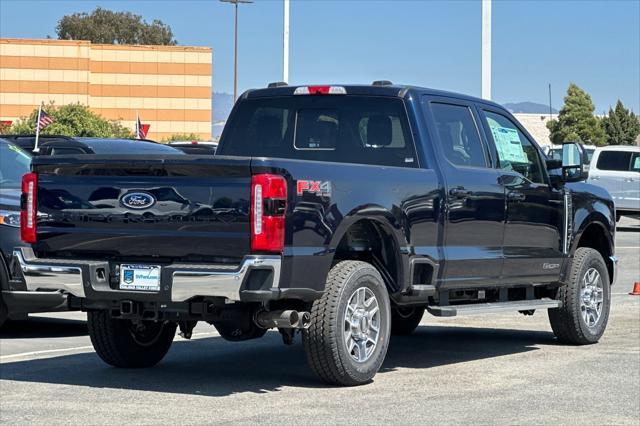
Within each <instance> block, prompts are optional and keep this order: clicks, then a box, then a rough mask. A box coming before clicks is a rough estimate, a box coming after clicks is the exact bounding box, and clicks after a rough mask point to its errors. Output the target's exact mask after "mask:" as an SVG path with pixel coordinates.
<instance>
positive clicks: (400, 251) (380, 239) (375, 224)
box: [331, 213, 408, 293]
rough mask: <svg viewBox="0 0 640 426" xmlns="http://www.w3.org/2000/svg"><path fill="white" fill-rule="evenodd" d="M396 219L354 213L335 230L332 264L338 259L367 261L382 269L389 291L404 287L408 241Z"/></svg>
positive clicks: (392, 291) (396, 290)
mask: <svg viewBox="0 0 640 426" xmlns="http://www.w3.org/2000/svg"><path fill="white" fill-rule="evenodd" d="M389 215H390V213H389ZM394 223H395V221H394V220H392V219H391V218H389V217H385V216H382V218H380V217H371V216H361V215H355V216H353V217H351V218H350V220H349V221H348V223H344V224H343V226H342V227H341V229H340V231H339V232H336V233H334V238H333V240H332V244H331V248H332V252H333V259H332V264H335V263H336V262H337V261H339V260H363V261H366V262H368V263H371V264H372V265H373V266H374V267H376V268H377V269H378V270H379V271H380V273H381V275H382V278H383V279H384V281H385V285H386V286H387V289H388V291H389V292H390V293H395V292H398V291H400V290H402V289H403V283H404V282H405V273H406V272H405V271H406V266H407V265H408V259H407V250H406V246H407V241H406V238H405V237H404V233H403V232H402V228H401V227H398V226H394Z"/></svg>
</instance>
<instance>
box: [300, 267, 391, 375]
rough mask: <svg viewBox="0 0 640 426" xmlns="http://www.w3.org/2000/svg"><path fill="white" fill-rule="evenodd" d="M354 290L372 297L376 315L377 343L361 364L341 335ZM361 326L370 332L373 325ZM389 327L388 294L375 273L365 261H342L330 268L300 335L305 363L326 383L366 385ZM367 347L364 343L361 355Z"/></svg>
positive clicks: (375, 369)
mask: <svg viewBox="0 0 640 426" xmlns="http://www.w3.org/2000/svg"><path fill="white" fill-rule="evenodd" d="M358 289H361V291H362V292H366V294H373V295H374V296H375V299H376V301H377V303H378V311H377V312H379V316H378V317H377V326H378V332H377V343H376V344H375V346H374V347H373V348H371V353H370V354H369V355H367V357H366V358H365V359H364V360H363V361H362V362H360V361H357V360H356V359H354V356H357V355H356V354H353V355H352V352H354V351H355V349H356V348H355V347H354V348H353V349H352V351H349V349H348V347H347V343H346V342H345V335H344V333H345V317H346V315H347V312H346V311H347V304H348V303H349V301H350V299H351V298H352V296H354V295H355V294H356V290H358ZM366 289H368V290H366ZM369 300H371V299H369ZM370 303H372V302H370ZM365 305H366V303H365ZM371 306H373V305H371ZM365 323H366V324H367V325H366V326H365V327H366V329H367V330H369V329H372V328H371V327H370V325H371V324H373V322H371V323H369V321H365ZM390 328H391V309H390V302H389V295H388V293H387V289H386V287H385V285H384V281H383V280H382V277H381V276H380V273H379V272H378V270H377V269H376V268H374V267H373V266H372V265H370V264H368V263H366V262H360V261H351V260H349V261H342V262H340V263H338V264H336V265H335V266H334V267H333V268H331V270H330V271H329V275H328V277H327V283H326V287H325V292H324V294H323V296H322V298H320V299H319V300H316V301H315V302H314V303H313V307H312V309H311V325H310V327H309V328H308V329H307V330H305V332H304V333H303V335H302V341H303V345H304V349H305V352H306V355H307V361H308V363H309V365H310V367H311V369H312V370H313V371H314V372H315V373H316V375H317V376H318V377H320V379H322V380H323V381H325V382H327V383H330V384H334V385H341V386H355V385H361V384H364V383H367V382H369V381H371V379H372V378H373V377H374V376H375V375H376V373H377V372H378V370H379V369H380V366H381V365H382V362H383V361H384V358H385V356H386V354H387V348H388V347H389V336H390ZM367 344H368V343H366V341H365V344H364V345H365V349H364V353H365V354H366V353H367V350H368V349H366V345H367ZM357 352H360V350H358V351H357Z"/></svg>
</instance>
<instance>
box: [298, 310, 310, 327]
mask: <svg viewBox="0 0 640 426" xmlns="http://www.w3.org/2000/svg"><path fill="white" fill-rule="evenodd" d="M299 314H300V321H299V323H298V326H299V327H298V328H302V329H307V328H309V326H310V325H311V314H310V313H309V312H299Z"/></svg>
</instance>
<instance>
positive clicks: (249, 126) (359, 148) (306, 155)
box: [217, 96, 418, 167]
mask: <svg viewBox="0 0 640 426" xmlns="http://www.w3.org/2000/svg"><path fill="white" fill-rule="evenodd" d="M217 154H219V155H233V156H249V157H279V158H293V159H302V160H316V161H330V162H340V163H360V164H371V165H380V166H394V167H418V161H417V159H416V153H415V147H414V143H413V139H412V135H411V130H410V127H409V122H408V119H407V113H406V110H405V108H404V103H403V101H402V100H401V99H399V98H391V97H376V96H286V97H277V98H258V99H248V100H244V101H242V103H240V104H239V105H238V109H237V111H236V112H235V113H234V115H233V117H231V120H230V122H229V123H228V124H227V129H226V130H225V133H224V135H223V136H222V140H221V142H220V148H219V150H218V152H217Z"/></svg>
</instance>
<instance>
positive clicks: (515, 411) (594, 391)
mask: <svg viewBox="0 0 640 426" xmlns="http://www.w3.org/2000/svg"><path fill="white" fill-rule="evenodd" d="M619 225H620V226H619V227H618V232H617V235H616V244H617V255H618V257H619V258H620V271H619V275H618V280H617V283H616V285H615V286H614V287H613V300H612V309H611V316H610V319H609V325H608V328H607V331H606V333H605V335H604V336H603V338H602V339H601V341H600V343H598V344H596V345H591V346H582V347H576V346H563V345H560V344H558V343H557V342H556V341H555V339H554V337H553V334H552V333H551V329H550V327H549V324H548V320H547V315H546V313H545V312H537V313H536V314H535V315H533V316H522V315H520V314H517V313H514V314H499V315H496V314H493V315H491V314H487V315H482V316H466V317H458V318H449V319H445V318H435V317H432V316H429V315H425V316H424V318H423V320H422V324H421V326H420V327H419V328H418V330H417V331H416V332H415V333H414V334H413V335H411V336H406V337H394V338H393V339H392V340H391V345H390V348H389V353H388V355H387V360H386V361H385V363H384V365H383V368H382V370H381V371H380V373H379V374H378V375H377V376H376V377H375V380H374V381H373V383H371V384H368V385H365V386H361V387H357V388H335V387H330V386H325V385H323V384H321V383H319V382H318V381H317V380H316V379H315V377H314V376H313V374H312V373H311V372H310V370H309V369H308V368H307V365H306V362H305V359H304V353H303V350H302V346H301V344H300V341H299V339H298V340H297V342H296V344H294V345H293V346H290V347H288V346H284V345H282V343H281V340H280V337H279V335H278V333H277V332H269V333H267V335H266V336H265V338H263V339H259V340H252V341H247V342H242V343H229V342H226V341H224V340H223V339H222V338H221V337H220V336H219V335H218V334H217V333H216V332H215V329H214V328H213V327H211V326H208V325H206V324H205V325H203V324H199V325H198V327H197V328H196V330H195V334H194V338H193V340H190V341H187V340H183V339H182V338H180V337H176V341H175V342H174V345H173V347H172V349H171V351H170V352H169V355H168V356H167V357H166V358H165V360H164V361H163V362H161V363H160V364H159V365H158V366H156V367H154V368H151V369H146V370H121V369H116V368H112V367H109V366H107V365H105V364H104V363H102V362H101V361H100V359H99V358H98V357H97V355H95V353H94V352H93V349H92V347H91V343H90V341H89V337H88V335H87V329H86V324H85V322H84V319H85V315H84V314H82V313H77V312H74V313H59V314H42V315H32V316H31V317H30V319H29V320H27V321H18V322H13V323H10V324H9V325H8V326H7V327H6V328H4V329H3V330H2V331H0V423H2V424H21V423H40V424H58V423H77V424H109V423H111V424H113V423H120V424H126V423H135V424H152V423H153V424H158V423H165V424H169V423H174V424H205V423H234V424H235V423H258V422H260V423H267V424H274V423H285V424H295V423H298V424H300V423H304V424H308V423H314V424H319V423H322V424H338V423H340V424H345V423H356V424H382V423H392V424H409V423H417V422H420V423H430V424H433V423H440V424H461V423H464V424H471V423H473V424H489V423H491V424H496V423H497V424H551V423H554V424H557V423H560V424H580V423H582V424H594V425H603V424H607V425H608V424H633V425H638V424H639V423H640V296H630V295H628V294H627V293H629V291H631V289H632V286H633V282H634V281H640V222H639V221H637V220H633V219H626V218H623V219H622V221H621V222H620V224H619Z"/></svg>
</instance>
